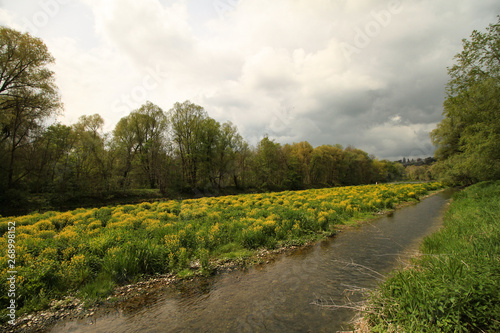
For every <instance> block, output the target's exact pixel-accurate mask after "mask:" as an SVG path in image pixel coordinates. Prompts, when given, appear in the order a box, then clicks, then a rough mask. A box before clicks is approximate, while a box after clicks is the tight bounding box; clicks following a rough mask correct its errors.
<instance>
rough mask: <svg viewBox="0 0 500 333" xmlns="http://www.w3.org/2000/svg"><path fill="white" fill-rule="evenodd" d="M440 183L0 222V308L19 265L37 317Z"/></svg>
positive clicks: (324, 228) (325, 229)
mask: <svg viewBox="0 0 500 333" xmlns="http://www.w3.org/2000/svg"><path fill="white" fill-rule="evenodd" d="M440 187H442V185H441V184H440V183H426V184H382V185H366V186H352V187H338V188H329V189H315V190H305V191H294V192H291V191H287V192H279V193H265V194H246V195H237V196H224V197H207V198H201V199H192V200H183V201H174V200H172V201H165V202H155V203H141V204H138V205H122V206H116V207H104V208H94V209H77V210H73V211H69V212H64V213H60V212H47V213H44V214H31V215H26V216H20V217H9V218H0V234H1V235H2V237H1V238H0V251H1V256H0V281H2V282H1V284H0V289H1V290H0V303H1V304H0V306H1V308H0V309H5V308H6V307H7V306H8V302H9V298H8V296H7V295H8V291H9V290H8V288H9V282H8V277H9V276H10V274H11V273H9V272H11V271H12V270H13V269H12V268H15V271H16V283H15V286H16V290H17V292H16V301H17V302H16V304H17V307H18V309H21V308H24V309H25V310H26V311H30V310H35V309H38V308H41V307H43V306H45V305H47V304H48V302H49V301H50V300H51V299H54V298H58V297H60V296H62V295H65V294H68V293H70V292H77V291H79V292H80V293H82V292H83V293H84V294H85V293H87V296H89V297H91V296H94V297H95V296H99V295H102V294H105V293H106V292H108V291H109V290H110V289H109V288H112V287H113V286H115V285H116V284H120V283H125V282H128V281H133V280H134V279H136V278H138V277H139V276H141V275H149V274H155V273H167V272H179V271H181V270H184V269H186V268H188V267H189V265H190V262H193V261H195V260H200V263H201V266H202V268H204V266H205V267H206V266H207V264H208V263H209V259H210V258H213V257H214V255H216V254H220V253H221V249H223V248H225V247H228V246H229V247H233V248H234V247H236V248H240V249H247V250H253V249H257V248H262V247H265V248H274V247H277V246H280V245H283V244H286V243H287V242H288V243H290V242H300V240H301V239H304V238H307V237H311V235H317V234H321V233H332V232H333V226H334V225H336V224H343V223H346V222H347V221H349V220H352V219H353V218H354V219H357V218H361V217H363V216H367V214H369V213H373V212H376V211H381V210H387V209H391V208H393V207H394V205H396V204H398V203H400V202H403V201H412V200H418V198H419V197H421V196H422V195H425V194H426V193H428V192H429V191H432V190H436V189H438V188H440ZM13 227H14V228H13ZM13 231H14V232H13ZM13 235H14V236H13ZM9 245H10V246H9ZM9 250H11V251H9ZM12 254H14V255H12ZM12 258H14V259H12ZM13 260H14V262H13ZM92 294H93V295H92Z"/></svg>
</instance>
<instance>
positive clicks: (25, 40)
mask: <svg viewBox="0 0 500 333" xmlns="http://www.w3.org/2000/svg"><path fill="white" fill-rule="evenodd" d="M53 62H54V58H53V57H52V56H51V55H50V53H49V52H48V49H47V47H46V45H45V44H44V43H43V42H42V41H41V40H40V39H38V38H35V37H32V36H30V35H29V34H27V33H25V34H22V33H20V32H18V31H15V30H12V29H9V28H5V27H0V133H1V136H0V145H1V146H0V149H1V150H0V155H1V156H2V162H3V163H1V164H0V168H2V169H3V172H2V174H3V175H4V177H3V179H2V181H3V183H4V186H5V187H7V188H13V187H15V186H17V185H19V184H18V183H19V182H20V181H22V180H23V178H25V177H26V176H27V175H28V174H29V173H30V172H31V170H30V169H29V168H26V166H27V165H28V163H26V158H27V157H29V154H27V151H29V146H30V144H31V143H32V142H33V141H34V140H35V139H36V136H37V135H39V134H40V133H41V131H40V129H41V128H42V127H43V122H44V121H45V120H46V119H47V118H48V117H50V116H52V115H53V114H54V113H56V112H57V111H58V110H59V109H60V107H61V103H60V100H59V95H58V92H57V87H56V85H55V83H54V73H53V72H52V71H51V70H49V69H48V66H49V65H50V64H52V63H53Z"/></svg>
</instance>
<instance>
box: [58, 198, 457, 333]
mask: <svg viewBox="0 0 500 333" xmlns="http://www.w3.org/2000/svg"><path fill="white" fill-rule="evenodd" d="M450 196H451V191H447V192H446V191H445V192H442V193H440V194H438V195H434V196H432V197H429V198H427V199H425V200H423V201H422V202H421V203H419V204H417V205H414V206H409V207H406V208H403V209H401V210H398V211H396V212H394V214H392V215H391V216H386V217H382V218H380V219H378V220H376V221H374V222H372V223H370V224H365V225H363V226H361V227H359V228H356V229H353V230H349V231H345V232H342V233H340V234H339V235H338V236H336V237H335V238H333V239H331V240H326V241H323V242H321V243H319V244H316V245H314V246H311V247H309V248H306V249H301V250H298V251H296V252H294V253H293V254H290V255H287V256H283V257H281V258H279V259H277V260H276V261H274V262H272V263H269V264H266V265H260V266H256V267H253V268H250V269H248V270H245V271H236V272H231V273H226V274H221V275H219V276H216V277H213V278H210V279H207V280H204V281H197V282H196V283H197V285H196V286H194V287H193V286H184V285H179V286H177V288H176V290H174V291H168V292H158V293H157V294H155V295H149V296H147V297H142V298H139V299H135V300H133V301H132V302H129V303H127V304H124V305H121V306H120V307H118V308H117V310H116V312H114V313H109V314H107V315H105V316H101V317H100V318H97V319H95V318H94V319H87V320H80V321H73V322H66V323H60V324H58V325H57V326H55V327H54V328H53V329H52V331H51V332H120V333H122V332H335V331H337V330H346V329H349V327H350V325H349V321H350V320H351V319H352V317H353V316H354V315H355V312H354V310H352V309H344V308H341V309H337V310H334V311H332V310H331V309H329V308H327V307H321V306H317V305H315V304H318V303H325V302H326V303H328V304H337V305H342V304H346V303H347V302H349V301H353V302H355V301H358V300H360V299H359V298H360V295H359V294H354V295H351V294H350V293H349V292H346V290H350V289H352V288H372V287H373V286H375V284H376V283H377V280H379V279H380V278H381V275H380V274H386V273H387V272H389V271H390V270H391V269H392V268H394V267H395V265H397V264H398V260H400V259H401V258H402V257H404V255H405V254H408V253H409V252H411V251H412V250H415V249H417V246H418V243H419V242H420V241H421V239H422V238H423V237H424V236H425V235H427V234H429V233H431V232H433V231H434V230H436V228H438V227H439V225H440V220H439V219H438V217H439V216H440V214H441V212H442V209H443V206H444V203H445V202H446V201H447V199H449V198H450Z"/></svg>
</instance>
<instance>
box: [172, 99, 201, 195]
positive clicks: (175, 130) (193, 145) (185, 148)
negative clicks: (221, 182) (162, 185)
mask: <svg viewBox="0 0 500 333" xmlns="http://www.w3.org/2000/svg"><path fill="white" fill-rule="evenodd" d="M207 117H208V115H207V113H206V111H205V109H203V107H201V106H199V105H196V104H193V103H191V102H190V101H185V102H184V103H175V104H174V107H173V108H172V109H171V110H170V111H169V120H170V124H171V132H172V141H173V143H174V145H175V148H176V149H177V153H178V155H179V157H180V159H181V166H182V176H183V183H184V184H187V185H189V186H190V187H191V189H195V188H196V186H197V185H198V184H197V183H198V176H199V167H200V147H201V144H202V143H201V141H200V136H201V128H202V124H203V122H204V120H205V119H206V118H207Z"/></svg>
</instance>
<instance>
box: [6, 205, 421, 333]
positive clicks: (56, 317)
mask: <svg viewBox="0 0 500 333" xmlns="http://www.w3.org/2000/svg"><path fill="white" fill-rule="evenodd" d="M422 199H423V198H422ZM416 202H417V201H416V200H414V201H413V203H416ZM405 205H407V204H401V205H398V207H401V206H405ZM393 211H394V209H391V210H385V211H382V212H378V213H372V214H371V215H370V216H368V215H365V216H364V218H363V219H359V218H356V219H354V218H353V219H351V220H348V221H345V222H344V224H343V225H340V226H338V228H337V227H336V231H334V232H328V233H326V232H325V233H322V234H319V235H316V236H315V237H312V238H311V239H310V240H308V241H303V242H302V243H301V244H288V245H286V246H282V247H279V248H278V249H275V250H262V249H261V250H258V251H255V252H254V253H253V254H252V255H248V256H247V257H245V258H237V259H217V260H213V261H211V262H210V266H211V267H212V269H213V271H214V272H215V273H216V275H217V274H222V273H224V272H227V271H232V270H235V269H240V268H245V267H250V266H252V265H255V264H262V263H263V264H266V263H269V262H272V261H273V260H274V259H275V258H277V257H280V255H281V254H289V253H292V252H294V251H299V252H300V251H302V250H304V249H305V248H307V247H312V246H313V245H314V244H316V243H317V242H318V239H324V238H325V237H328V236H331V235H332V234H333V233H338V232H340V231H342V230H343V231H347V230H349V229H353V228H355V226H360V225H363V224H365V223H369V222H367V221H370V222H371V221H373V218H374V217H376V216H379V217H380V216H387V215H390V214H392V212H393ZM346 226H347V227H346ZM204 278H205V277H204V276H203V270H202V269H201V267H200V262H199V261H193V262H191V263H190V267H189V270H188V274H186V270H184V272H183V274H182V276H179V275H173V274H164V275H156V276H152V277H150V278H149V279H148V280H141V281H140V282H138V283H135V284H129V285H125V286H121V287H118V288H115V290H114V291H113V292H112V294H111V295H110V296H108V297H107V298H106V299H105V300H102V301H100V302H95V303H90V304H84V302H82V301H80V300H79V299H77V298H76V297H75V296H68V297H66V298H64V299H62V300H59V301H54V302H52V304H51V306H50V309H49V310H46V311H42V312H39V313H37V314H35V315H29V316H25V317H23V318H20V319H19V320H18V325H16V327H15V328H14V329H13V330H12V331H15V332H28V331H29V332H33V331H44V329H47V328H48V327H50V326H51V325H52V324H54V323H56V322H59V321H62V320H68V319H71V318H73V319H78V318H80V319H81V318H89V317H93V316H94V315H95V314H96V313H97V312H100V313H101V315H102V314H103V313H104V314H105V313H106V312H107V311H113V309H114V308H115V306H116V305H117V304H120V303H127V302H128V301H129V300H131V299H134V298H140V297H141V296H144V295H146V296H147V295H148V294H151V293H157V292H160V291H161V289H163V288H170V287H174V288H175V287H178V286H179V285H180V284H186V285H188V284H189V283H191V282H192V284H193V285H196V284H197V283H198V282H197V281H200V280H203V279H204ZM5 328H6V329H9V327H5Z"/></svg>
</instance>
